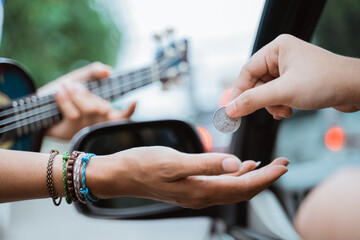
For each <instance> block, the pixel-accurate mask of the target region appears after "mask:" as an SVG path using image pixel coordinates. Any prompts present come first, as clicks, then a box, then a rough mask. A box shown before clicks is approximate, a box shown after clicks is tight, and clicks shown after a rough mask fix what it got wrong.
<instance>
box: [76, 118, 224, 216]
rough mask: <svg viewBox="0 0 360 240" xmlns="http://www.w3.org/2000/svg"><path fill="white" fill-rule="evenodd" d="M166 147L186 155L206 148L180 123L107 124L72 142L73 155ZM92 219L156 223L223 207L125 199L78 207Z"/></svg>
mask: <svg viewBox="0 0 360 240" xmlns="http://www.w3.org/2000/svg"><path fill="white" fill-rule="evenodd" d="M155 145H158V146H159V145H160V146H166V147H171V148H174V149H176V150H178V151H181V152H186V153H203V152H204V148H203V145H202V143H201V140H200V139H199V137H198V135H197V133H196V132H195V131H194V128H193V127H192V126H190V125H189V124H187V123H185V122H182V121H179V120H161V121H150V122H106V123H100V124H96V125H93V126H90V127H86V128H84V129H82V130H81V131H80V132H78V133H77V134H76V135H75V136H74V137H73V139H72V140H71V151H73V150H78V151H84V152H91V153H95V154H97V155H106V154H112V153H115V152H118V151H123V150H126V149H129V148H133V147H142V146H155ZM75 206H76V208H77V210H78V211H79V212H80V213H82V214H84V215H87V216H90V217H98V218H109V219H156V218H169V217H184V216H189V217H190V216H211V217H216V216H218V215H219V213H220V210H219V209H220V208H221V207H219V206H215V207H210V208H206V209H201V210H191V209H185V208H182V207H179V206H176V205H172V204H169V203H164V202H157V201H154V200H150V199H144V198H135V197H122V198H114V199H104V200H100V201H99V202H97V203H94V204H87V205H84V204H81V203H76V204H75Z"/></svg>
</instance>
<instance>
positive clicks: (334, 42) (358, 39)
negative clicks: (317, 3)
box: [314, 0, 360, 57]
mask: <svg viewBox="0 0 360 240" xmlns="http://www.w3.org/2000/svg"><path fill="white" fill-rule="evenodd" d="M359 13H360V1H359V0H341V1H339V0H328V1H327V3H326V5H325V8H324V11H323V14H322V16H321V18H320V21H319V23H318V27H317V29H316V32H315V35H314V43H316V44H317V45H319V46H321V47H323V48H326V49H328V50H330V51H332V52H335V53H338V54H342V55H346V56H351V57H360V44H359V43H360V15H359Z"/></svg>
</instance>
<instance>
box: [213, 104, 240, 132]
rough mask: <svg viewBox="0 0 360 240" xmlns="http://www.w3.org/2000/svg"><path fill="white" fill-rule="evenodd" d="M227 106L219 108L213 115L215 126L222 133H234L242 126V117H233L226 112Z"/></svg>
mask: <svg viewBox="0 0 360 240" xmlns="http://www.w3.org/2000/svg"><path fill="white" fill-rule="evenodd" d="M225 109H226V106H223V107H220V108H218V109H217V110H216V111H215V113H214V115H213V124H214V126H215V128H216V129H217V130H218V131H220V132H222V133H233V132H235V131H236V130H238V128H239V127H240V124H241V118H231V117H229V116H228V115H227V114H226V111H225Z"/></svg>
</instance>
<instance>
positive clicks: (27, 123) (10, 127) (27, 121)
mask: <svg viewBox="0 0 360 240" xmlns="http://www.w3.org/2000/svg"><path fill="white" fill-rule="evenodd" d="M159 72H160V71H159ZM160 74H161V72H160ZM160 74H159V76H160ZM163 77H164V76H161V78H163ZM129 84H133V82H128V85H129ZM129 90H130V89H129ZM53 105H55V107H54V108H50V109H47V110H46V111H43V112H41V113H39V112H38V111H37V113H36V115H32V116H31V117H29V115H27V116H26V117H25V118H22V119H17V120H16V123H14V124H11V125H8V126H6V127H0V129H1V130H0V133H5V132H7V131H11V130H15V129H16V128H19V127H24V126H27V127H30V128H31V124H34V123H38V122H41V121H43V120H45V119H48V118H49V117H53V116H56V115H59V114H60V111H59V109H58V108H57V104H56V103H54V104H53ZM33 110H35V109H33ZM54 110H56V111H54ZM31 111H32V110H31ZM49 111H50V112H53V113H52V114H51V115H50V116H49V114H47V115H46V116H43V117H42V118H41V117H37V116H39V115H40V116H41V115H44V113H46V112H49ZM25 113H28V112H25ZM17 118H19V117H17ZM31 118H35V119H33V120H32V121H30V119H31ZM19 122H20V123H21V122H23V124H20V125H19ZM13 125H15V126H13ZM32 128H33V127H32Z"/></svg>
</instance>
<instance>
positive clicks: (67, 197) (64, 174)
mask: <svg viewBox="0 0 360 240" xmlns="http://www.w3.org/2000/svg"><path fill="white" fill-rule="evenodd" d="M69 157H70V154H69V153H68V152H64V154H63V184H64V191H65V196H66V198H65V200H66V202H67V203H68V204H71V203H72V201H71V198H70V196H69V191H68V188H67V184H66V162H67V160H68V159H69Z"/></svg>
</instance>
